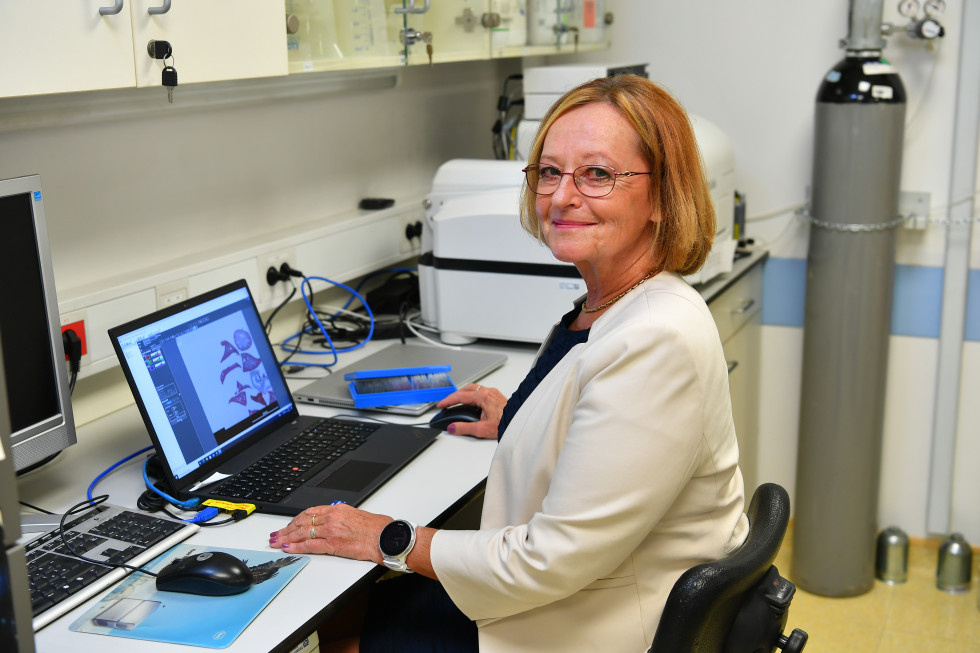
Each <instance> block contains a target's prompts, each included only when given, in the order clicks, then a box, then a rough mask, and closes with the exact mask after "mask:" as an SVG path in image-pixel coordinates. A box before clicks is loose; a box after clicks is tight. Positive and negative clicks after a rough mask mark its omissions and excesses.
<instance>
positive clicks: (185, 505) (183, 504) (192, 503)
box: [143, 456, 201, 510]
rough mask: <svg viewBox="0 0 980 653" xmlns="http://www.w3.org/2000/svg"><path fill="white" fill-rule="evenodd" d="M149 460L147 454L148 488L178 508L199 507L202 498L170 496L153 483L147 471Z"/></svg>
mask: <svg viewBox="0 0 980 653" xmlns="http://www.w3.org/2000/svg"><path fill="white" fill-rule="evenodd" d="M149 462H150V457H149V456H147V458H146V460H144V461H143V482H144V483H146V488H147V489H148V490H150V491H151V492H154V493H156V494H158V495H160V496H161V497H163V498H164V499H166V500H167V501H169V502H170V503H172V504H173V505H175V506H177V507H178V508H183V509H185V510H186V509H190V508H195V507H197V505H198V504H200V503H201V500H200V499H198V498H196V497H195V498H193V499H188V500H187V501H181V500H180V499H175V498H174V497H172V496H170V495H169V494H167V493H166V492H164V491H163V490H161V489H160V488H158V487H157V486H155V485H154V484H153V483H151V482H150V477H149V476H148V475H147V473H146V466H147V463H149Z"/></svg>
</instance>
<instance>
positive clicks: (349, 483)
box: [316, 460, 391, 492]
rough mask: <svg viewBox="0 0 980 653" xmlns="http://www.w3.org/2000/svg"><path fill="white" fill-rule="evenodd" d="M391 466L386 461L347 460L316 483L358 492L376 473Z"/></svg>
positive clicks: (335, 488)
mask: <svg viewBox="0 0 980 653" xmlns="http://www.w3.org/2000/svg"><path fill="white" fill-rule="evenodd" d="M389 467H391V465H389V464H388V463H376V462H368V461H366V460H348V461H347V463H345V464H344V465H343V466H342V467H340V468H339V469H336V470H334V471H333V472H332V473H331V474H330V476H328V477H326V478H325V479H323V480H322V481H320V482H319V483H317V484H316V486H317V487H320V488H324V489H327V490H344V491H346V492H358V491H360V490H363V489H364V488H365V487H367V486H368V484H369V483H371V481H373V480H374V479H376V478H378V475H379V474H381V473H382V472H384V471H385V470H386V469H388V468H389Z"/></svg>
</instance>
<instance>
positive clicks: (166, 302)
mask: <svg viewBox="0 0 980 653" xmlns="http://www.w3.org/2000/svg"><path fill="white" fill-rule="evenodd" d="M156 290H157V308H158V309H159V308H167V307H168V306H173V305H174V304H179V303H180V302H182V301H184V300H186V299H187V281H185V280H183V279H178V280H177V281H171V282H170V283H165V284H162V285H159V286H157V287H156Z"/></svg>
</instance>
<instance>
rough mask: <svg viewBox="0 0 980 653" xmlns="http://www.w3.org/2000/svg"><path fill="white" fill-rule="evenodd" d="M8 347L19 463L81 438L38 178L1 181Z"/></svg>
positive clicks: (2, 291)
mask: <svg viewBox="0 0 980 653" xmlns="http://www.w3.org/2000/svg"><path fill="white" fill-rule="evenodd" d="M0 279H4V280H5V282H4V283H0V351H2V352H3V358H4V361H5V363H6V365H5V370H6V371H5V373H4V374H5V380H6V384H5V385H6V386H7V399H8V405H9V410H10V427H11V431H12V434H11V442H12V445H13V458H14V467H15V468H16V469H17V470H23V469H25V468H27V467H30V466H31V465H35V464H37V463H40V462H42V461H44V460H46V459H48V458H50V457H51V456H53V455H55V454H57V453H59V452H60V451H61V450H63V449H64V448H66V447H68V446H70V445H72V444H74V443H75V424H74V421H73V419H72V411H71V397H70V394H69V392H68V370H67V367H66V365H65V356H64V346H63V345H62V342H61V326H60V318H59V315H58V299H57V295H56V293H55V283H54V274H53V272H52V268H51V253H50V251H49V248H48V234H47V228H46V226H45V220H44V203H43V200H42V195H41V179H40V177H38V176H37V175H34V176H30V177H19V178H17V179H7V180H2V181H0Z"/></svg>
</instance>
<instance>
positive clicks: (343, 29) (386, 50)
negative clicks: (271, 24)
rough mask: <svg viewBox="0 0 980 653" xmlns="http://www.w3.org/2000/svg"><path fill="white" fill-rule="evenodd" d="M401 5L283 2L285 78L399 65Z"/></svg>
mask: <svg viewBox="0 0 980 653" xmlns="http://www.w3.org/2000/svg"><path fill="white" fill-rule="evenodd" d="M395 6H398V7H401V6H402V0H286V4H285V9H286V16H287V18H288V20H287V29H288V36H287V39H286V42H287V50H288V52H289V72H291V73H302V72H316V71H322V70H354V69H365V68H384V67H394V66H399V65H402V64H403V63H404V62H403V60H402V55H403V48H402V46H401V45H400V43H399V40H398V36H399V31H400V30H401V29H402V24H403V20H402V18H401V17H400V16H399V15H398V14H395V13H394V12H393V11H392V10H393V9H394V8H395Z"/></svg>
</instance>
